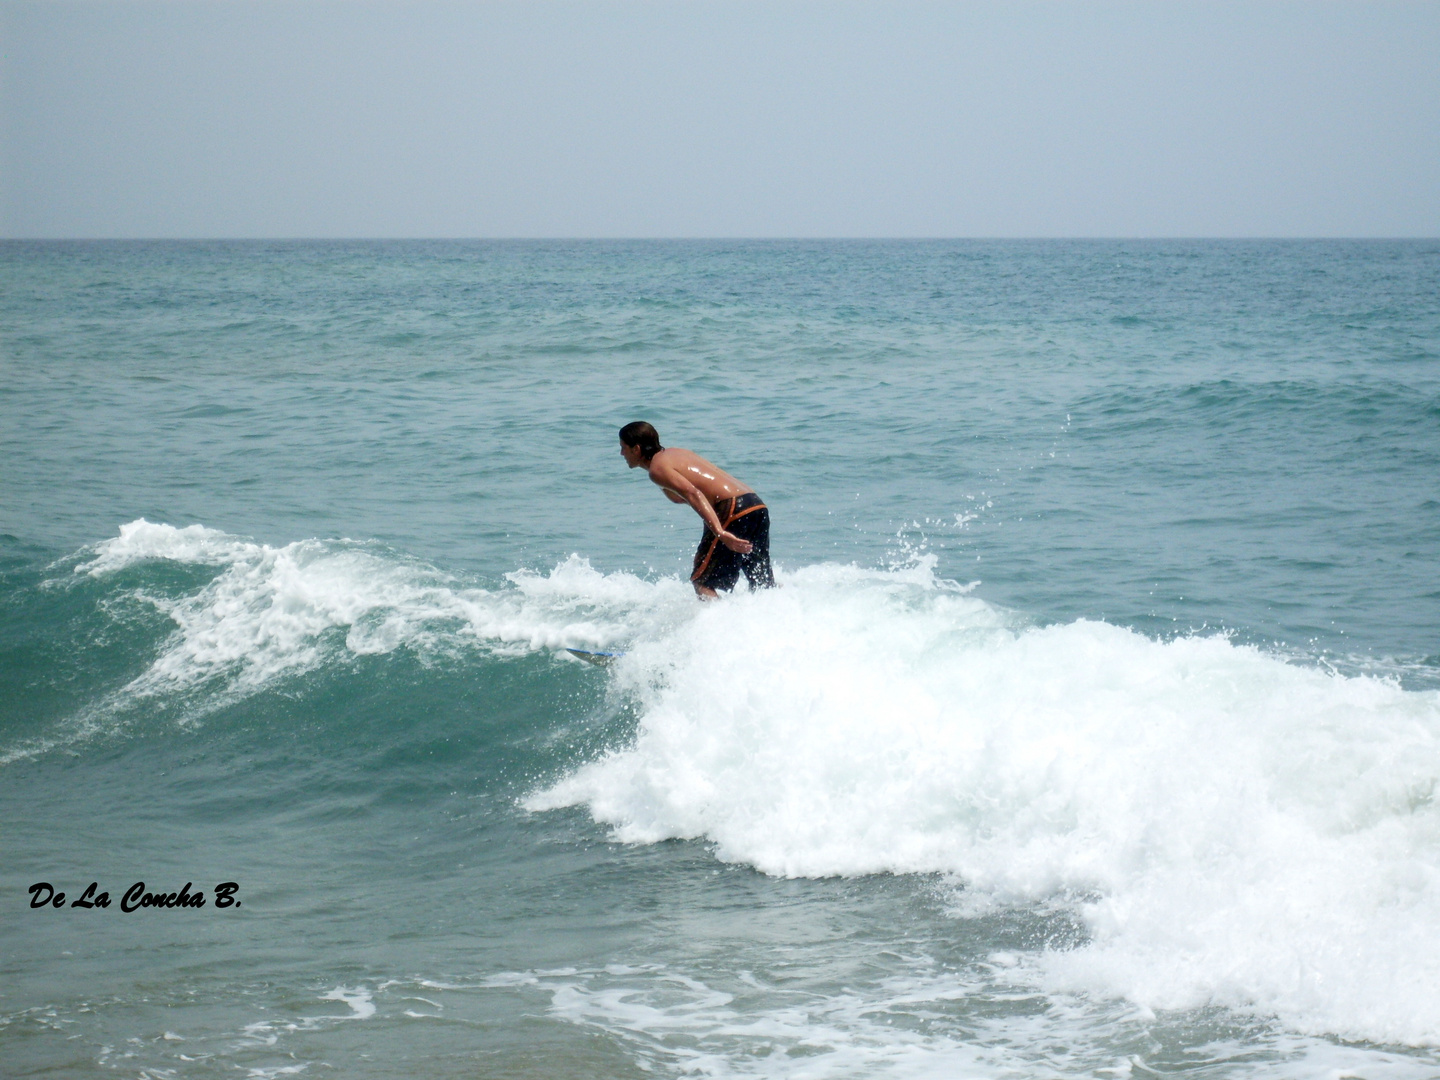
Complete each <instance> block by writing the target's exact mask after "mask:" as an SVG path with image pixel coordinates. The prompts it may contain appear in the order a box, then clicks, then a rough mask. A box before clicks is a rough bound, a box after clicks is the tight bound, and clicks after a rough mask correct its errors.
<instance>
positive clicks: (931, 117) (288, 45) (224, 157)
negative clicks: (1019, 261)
mask: <svg viewBox="0 0 1440 1080" xmlns="http://www.w3.org/2000/svg"><path fill="white" fill-rule="evenodd" d="M0 57H3V58H0V63H3V69H0V95H3V97H0V104H3V117H0V123H3V126H0V234H3V235H4V236H9V237H401V236H406V237H411V236H413V237H441V236H444V237H510V236H537V237H538V236H565V237H589V236H627V237H651V236H756V237H759V236H827V237H828V236H835V237H840V236H895V237H901V236H945V237H949V236H1118V237H1146V236H1431V237H1433V236H1440V3H1437V2H1434V0H1432V2H1426V3H1386V4H1359V3H1351V4H1345V3H1315V2H1307V3H1268V2H1254V0H1252V2H1249V3H1244V4H1233V5H1232V4H1225V3H1198V4H1192V3H1148V4H1133V3H1131V4H1115V3H1078V2H1075V3H1061V2H1047V3H1004V4H999V3H884V4H880V3H871V4H856V3H823V4H814V3H785V2H775V0H769V2H765V3H740V2H724V3H704V2H693V3H680V2H583V3H564V2H549V0H538V2H536V0H532V2H527V3H521V4H512V3H483V4H482V3H424V2H416V3H358V2H357V3H326V2H298V0H297V2H294V3H236V2H230V0H206V2H185V3H173V2H172V3H130V2H123V0H110V2H103V3H64V2H42V3H27V2H15V0H0Z"/></svg>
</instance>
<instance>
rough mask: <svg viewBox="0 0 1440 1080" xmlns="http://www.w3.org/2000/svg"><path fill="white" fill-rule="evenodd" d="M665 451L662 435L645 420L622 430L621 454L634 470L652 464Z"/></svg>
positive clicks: (635, 422) (626, 426)
mask: <svg viewBox="0 0 1440 1080" xmlns="http://www.w3.org/2000/svg"><path fill="white" fill-rule="evenodd" d="M664 449H665V448H664V447H663V446H661V445H660V433H659V432H657V431H656V430H655V429H654V428H653V427H651V426H650V425H649V424H647V423H646V422H645V421H644V420H636V421H634V422H633V423H629V424H626V425H625V426H624V427H622V428H621V429H620V454H621V456H622V457H624V459H625V464H627V465H629V466H630V467H631V468H632V469H634V468H637V467H639V466H641V465H648V464H650V459H651V458H653V457H654V456H655V455H656V454H658V453H659V452H660V451H661V450H664Z"/></svg>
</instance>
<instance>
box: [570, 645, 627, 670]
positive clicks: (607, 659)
mask: <svg viewBox="0 0 1440 1080" xmlns="http://www.w3.org/2000/svg"><path fill="white" fill-rule="evenodd" d="M565 651H566V652H568V653H569V654H570V655H571V656H578V657H579V658H580V659H581V660H584V661H585V662H586V663H587V664H595V665H596V666H597V667H604V666H605V665H606V664H613V663H614V662H615V661H616V660H619V659H620V657H622V656H624V655H625V654H624V653H623V652H591V651H590V650H589V649H571V648H569V647H567V648H566V649H565Z"/></svg>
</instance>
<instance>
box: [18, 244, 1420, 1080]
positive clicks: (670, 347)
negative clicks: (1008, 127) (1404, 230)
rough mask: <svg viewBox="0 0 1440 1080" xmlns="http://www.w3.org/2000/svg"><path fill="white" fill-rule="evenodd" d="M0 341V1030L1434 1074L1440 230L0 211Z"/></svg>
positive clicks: (294, 1053) (141, 1066) (640, 1060)
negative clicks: (628, 447)
mask: <svg viewBox="0 0 1440 1080" xmlns="http://www.w3.org/2000/svg"><path fill="white" fill-rule="evenodd" d="M0 350H3V352H0V462H3V464H0V533H3V534H4V535H3V537H0V761H3V764H0V821H3V822H4V827H3V833H0V854H3V859H0V865H3V867H4V872H3V875H0V905H3V910H4V912H5V916H4V919H3V921H0V971H3V978H0V1056H3V1059H4V1060H5V1061H6V1062H7V1065H6V1071H7V1073H9V1074H13V1075H18V1076H25V1075H40V1074H51V1075H53V1074H59V1075H66V1076H70V1075H74V1076H88V1075H97V1076H99V1075H104V1076H115V1075H120V1076H137V1077H138V1076H162V1075H164V1076H202V1077H203V1076H210V1075H217V1076H218V1075H231V1074H235V1073H237V1072H238V1073H240V1074H242V1075H253V1076H266V1077H271V1076H282V1075H324V1074H326V1073H338V1074H341V1075H347V1076H375V1077H392V1076H395V1075H398V1074H400V1073H401V1072H402V1071H403V1072H404V1073H406V1074H410V1075H414V1076H416V1077H450V1076H467V1077H475V1076H483V1077H528V1076H535V1077H557V1076H558V1077H582V1076H587V1077H588V1076H614V1077H628V1076H642V1075H649V1076H654V1075H660V1076H684V1075H702V1076H785V1077H792V1076H793V1077H802V1076H803V1077H852V1076H853V1077H862V1076H863V1077H872V1076H903V1077H930V1076H935V1077H951V1076H980V1077H992V1076H993V1077H1002V1076H1004V1077H1015V1076H1019V1077H1031V1076H1033V1077H1051V1076H1057V1075H1058V1076H1067V1077H1068V1076H1116V1075H1121V1076H1123V1075H1134V1076H1140V1075H1150V1073H1151V1072H1160V1073H1165V1072H1174V1071H1179V1072H1184V1073H1185V1074H1187V1075H1193V1076H1200V1077H1207V1078H1208V1077H1237V1076H1261V1075H1263V1076H1297V1077H1299V1076H1319V1075H1326V1076H1330V1075H1340V1074H1346V1073H1349V1074H1353V1075H1357V1076H1365V1077H1380V1076H1383V1077H1431V1076H1435V1075H1440V1057H1437V1056H1436V1047H1437V1046H1440V991H1437V990H1436V987H1440V946H1437V945H1436V944H1435V942H1437V941H1440V869H1437V866H1440V807H1437V805H1436V801H1435V793H1436V788H1437V783H1440V586H1437V584H1436V581H1437V575H1436V564H1437V556H1440V481H1437V477H1440V244H1437V243H1434V242H1147V243H1138V242H1098V241H1085V242H1078V241H1077V242H999V241H994V242H978V241H977V242H933V243H869V242H805V243H800V242H794V243H791V242H783V243H782V242H750V243H718V242H673V243H659V242H656V243H649V242H646V243H641V242H635V243H621V242H593V243H559V242H505V243H498V242H497V243H481V242H473V243H462V242H408V243H398V242H385V243H305V242H293V243H33V244H32V243H18V242H6V243H4V244H0ZM637 418H644V419H649V420H651V421H652V422H653V423H654V424H655V425H656V426H657V427H658V428H659V430H660V432H661V435H662V437H664V439H665V440H666V441H667V443H672V444H676V445H683V446H690V447H692V448H694V449H696V450H699V451H700V452H701V453H703V454H706V455H707V456H709V457H712V458H713V459H714V460H716V461H717V462H719V463H720V464H722V465H723V466H725V467H726V468H727V469H729V470H730V471H732V472H734V473H735V474H736V475H738V476H740V477H741V478H742V479H744V480H745V481H746V482H748V483H750V484H751V485H752V486H754V487H755V488H756V489H757V490H758V491H760V493H761V494H762V495H763V496H764V497H765V498H766V501H767V502H768V504H769V505H770V507H771V513H772V520H773V534H772V551H773V554H774V556H775V559H776V563H777V569H778V572H779V578H780V582H781V586H782V587H781V588H780V589H777V590H775V591H773V592H769V593H762V594H755V595H750V594H746V593H743V592H742V593H741V594H737V595H736V596H734V597H730V598H727V599H725V600H723V601H722V602H719V603H717V604H713V605H704V606H702V605H700V604H698V603H697V602H696V601H695V600H694V599H693V598H692V596H691V595H690V592H689V588H688V586H687V585H686V584H685V576H686V574H687V572H688V567H689V559H690V555H691V552H692V551H693V549H694V545H695V543H696V541H697V540H698V539H699V532H700V529H699V523H698V519H695V517H694V515H693V513H692V512H691V511H689V510H688V509H686V508H682V507H675V506H672V505H671V504H669V503H668V502H666V501H665V500H664V499H662V498H660V497H659V496H658V493H656V492H655V491H654V490H652V486H651V485H649V484H648V483H646V482H645V481H644V479H643V478H642V477H641V476H640V475H639V474H637V473H632V472H630V471H628V470H627V469H626V468H625V467H624V464H623V462H622V461H621V459H620V456H619V453H618V445H617V443H616V439H615V431H616V429H617V428H618V427H619V426H620V425H621V424H623V423H625V422H626V421H628V420H632V419H637ZM567 645H573V646H577V647H582V648H607V649H608V648H618V649H625V650H627V652H626V656H625V657H624V658H623V659H622V660H621V661H620V662H618V663H617V664H615V665H613V666H611V667H609V668H606V669H597V668H594V667H590V666H588V665H585V664H582V663H580V662H578V661H575V660H573V659H571V658H570V657H569V656H568V654H566V653H565V652H564V651H563V649H564V647H565V646H567ZM39 881H47V882H50V883H52V885H54V887H55V888H57V889H62V890H64V891H65V892H66V893H67V894H68V896H67V901H66V903H67V904H68V902H69V900H73V899H74V898H75V897H76V896H78V895H79V894H80V893H81V892H82V891H83V890H84V888H85V886H86V885H88V884H89V883H90V882H91V881H96V882H98V884H99V887H100V888H101V889H105V890H108V891H110V892H111V893H112V894H113V896H114V902H113V904H112V906H111V907H110V908H108V909H91V910H84V909H77V908H73V907H69V906H67V907H64V908H62V909H53V908H45V909H34V910H32V909H31V908H30V906H29V903H30V897H29V894H28V893H27V890H28V889H29V887H30V886H31V885H32V884H34V883H36V882H39ZM137 881H144V882H145V883H146V888H147V889H149V890H151V891H156V892H162V891H163V892H173V891H176V890H178V889H179V888H180V887H181V886H182V885H184V884H185V883H186V882H191V883H192V885H191V888H192V890H193V889H195V888H200V889H203V890H204V892H205V895H206V896H207V898H208V900H207V905H206V906H205V907H204V908H200V909H184V910H178V909H175V910H151V909H142V910H138V911H134V912H128V913H127V912H122V911H121V910H120V899H119V897H120V894H121V893H123V892H124V891H125V890H126V889H127V888H128V887H129V886H130V885H131V884H132V883H134V882H137ZM223 881H234V882H236V883H237V884H238V891H237V894H236V895H237V897H238V899H239V900H240V901H241V903H240V905H239V906H238V907H233V908H229V909H217V908H216V907H215V905H214V887H215V885H216V884H217V883H219V882H223ZM1147 1070H1148V1071H1147Z"/></svg>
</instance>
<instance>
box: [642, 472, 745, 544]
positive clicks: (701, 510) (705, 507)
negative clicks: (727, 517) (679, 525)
mask: <svg viewBox="0 0 1440 1080" xmlns="http://www.w3.org/2000/svg"><path fill="white" fill-rule="evenodd" d="M656 473H660V475H658V476H657V475H656ZM650 479H651V480H653V481H655V483H657V484H659V485H660V487H661V489H662V490H663V491H664V492H665V495H666V497H668V498H669V499H670V501H671V502H687V503H689V504H690V506H691V508H692V509H693V510H694V511H695V512H696V513H697V514H699V515H700V520H701V521H703V522H705V525H706V527H707V528H708V529H709V530H710V531H711V532H713V533H714V534H715V535H716V536H718V537H719V538H720V542H721V543H722V544H724V545H725V546H726V547H727V548H729V549H730V550H731V551H736V552H739V553H740V554H741V555H748V554H749V553H750V549H751V547H753V546H754V545H752V544H751V543H750V541H749V540H745V539H743V538H741V537H739V536H736V535H735V534H734V533H732V532H726V531H725V529H724V527H723V526H721V524H720V516H719V515H718V514H716V513H715V507H713V506H711V505H710V500H709V499H707V498H705V494H704V492H702V491H701V490H700V489H699V488H697V487H696V486H695V485H694V484H692V483H691V482H690V481H689V480H687V479H685V477H684V475H682V474H681V473H680V472H678V471H677V470H675V469H665V470H659V469H657V470H655V472H652V473H651V474H650ZM677 495H678V496H679V498H676V497H675V496H677Z"/></svg>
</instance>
